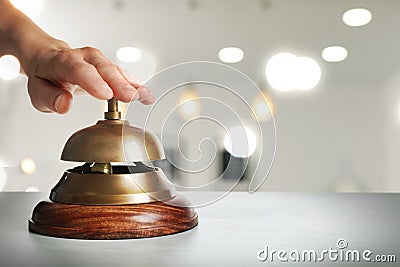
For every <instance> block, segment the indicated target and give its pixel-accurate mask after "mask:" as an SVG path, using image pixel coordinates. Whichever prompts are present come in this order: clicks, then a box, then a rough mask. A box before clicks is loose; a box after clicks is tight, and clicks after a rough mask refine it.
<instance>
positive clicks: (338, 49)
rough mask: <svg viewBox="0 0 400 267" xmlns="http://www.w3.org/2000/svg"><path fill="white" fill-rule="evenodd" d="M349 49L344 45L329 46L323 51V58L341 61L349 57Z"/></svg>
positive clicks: (329, 60) (330, 60) (328, 60)
mask: <svg viewBox="0 0 400 267" xmlns="http://www.w3.org/2000/svg"><path fill="white" fill-rule="evenodd" d="M347 55H348V52H347V49H346V48H344V47H343V46H328V47H325V48H324V49H323V50H322V52H321V56H322V58H323V59H324V60H325V61H327V62H340V61H343V60H345V59H346V58H347Z"/></svg>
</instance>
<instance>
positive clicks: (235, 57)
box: [218, 47, 244, 63]
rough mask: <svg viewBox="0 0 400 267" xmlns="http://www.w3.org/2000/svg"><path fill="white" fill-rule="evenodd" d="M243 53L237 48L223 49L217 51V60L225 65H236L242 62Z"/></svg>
mask: <svg viewBox="0 0 400 267" xmlns="http://www.w3.org/2000/svg"><path fill="white" fill-rule="evenodd" d="M243 57H244V52H243V50H242V49H240V48H238V47H225V48H222V49H221V50H219V52H218V58H219V59H220V60H221V61H222V62H225V63H237V62H240V61H242V60H243Z"/></svg>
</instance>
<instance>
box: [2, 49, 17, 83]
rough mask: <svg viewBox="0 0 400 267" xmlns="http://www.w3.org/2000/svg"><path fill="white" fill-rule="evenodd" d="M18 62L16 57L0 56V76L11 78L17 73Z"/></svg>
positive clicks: (5, 78)
mask: <svg viewBox="0 0 400 267" xmlns="http://www.w3.org/2000/svg"><path fill="white" fill-rule="evenodd" d="M20 67H21V66H20V64H19V61H18V59H17V58H16V57H14V56H12V55H4V56H2V57H0V78H2V79H4V80H12V79H14V78H16V77H18V75H19V70H20Z"/></svg>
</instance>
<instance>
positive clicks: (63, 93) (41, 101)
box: [28, 78, 72, 114]
mask: <svg viewBox="0 0 400 267" xmlns="http://www.w3.org/2000/svg"><path fill="white" fill-rule="evenodd" d="M28 93H29V96H30V98H31V102H32V105H33V106H34V107H35V108H36V109H37V110H39V111H42V112H57V113H60V114H64V113H66V112H68V110H69V109H70V107H71V104H72V94H71V93H70V92H68V91H67V90H64V89H62V88H59V87H57V86H55V85H54V84H52V83H50V82H49V81H47V80H44V79H40V78H31V79H29V81H28Z"/></svg>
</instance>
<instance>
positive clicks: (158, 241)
mask: <svg viewBox="0 0 400 267" xmlns="http://www.w3.org/2000/svg"><path fill="white" fill-rule="evenodd" d="M199 194H200V195H201V194H207V193H189V194H186V195H187V196H189V197H192V198H197V197H199V196H200V195H199ZM208 194H212V193H208ZM42 199H47V193H0V226H1V230H0V266H1V267H8V266H10V267H11V266H18V267H22V266H29V267H33V266H40V267H45V266H52V267H57V266H97V267H100V266H107V267H112V266H130V267H131V266H287V265H290V266H343V265H346V266H400V194H329V193H319V194H315V193H264V192H257V193H254V194H248V193H246V192H234V193H230V194H229V195H228V196H227V197H225V198H223V199H222V200H220V201H218V202H216V203H214V204H212V205H209V206H206V207H202V208H198V209H197V212H198V214H199V220H200V223H199V225H198V226H197V227H196V228H195V229H193V230H191V231H188V232H184V233H180V234H176V235H171V236H164V237H156V238H148V239H137V240H113V241H85V240H71V239H61V238H51V237H45V236H40V235H36V234H32V233H29V232H28V226H27V220H28V218H29V217H30V216H31V212H32V210H33V207H34V206H35V204H36V203H37V202H38V201H40V200H42ZM339 238H344V239H346V241H347V242H348V248H349V249H350V248H351V249H358V250H364V249H370V250H371V251H373V252H374V253H375V254H379V253H380V254H395V255H396V257H397V263H392V264H389V263H385V264H384V263H371V264H365V263H357V264H356V263H348V264H344V263H342V262H339V263H338V262H336V263H334V262H331V261H329V260H326V261H324V262H322V263H321V262H320V263H299V262H288V263H281V262H280V261H277V260H274V261H273V262H270V261H268V260H267V261H265V262H261V261H259V260H258V258H257V253H258V251H260V250H261V249H263V248H264V247H265V246H266V245H268V247H269V249H274V250H280V249H284V250H286V251H290V250H293V249H296V250H300V251H301V250H305V249H307V250H310V249H313V250H317V251H318V250H319V251H322V250H323V249H328V248H329V247H333V248H337V246H336V242H337V240H338V239H339Z"/></svg>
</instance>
